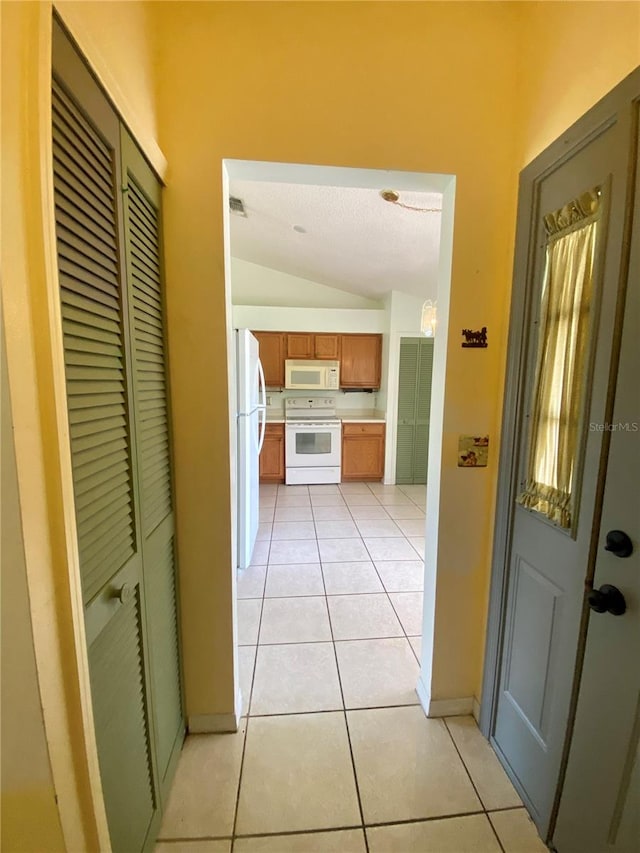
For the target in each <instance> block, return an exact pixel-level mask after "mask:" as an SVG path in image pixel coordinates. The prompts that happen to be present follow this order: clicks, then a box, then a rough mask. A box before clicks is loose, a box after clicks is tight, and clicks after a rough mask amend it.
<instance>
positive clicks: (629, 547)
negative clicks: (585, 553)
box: [604, 530, 633, 557]
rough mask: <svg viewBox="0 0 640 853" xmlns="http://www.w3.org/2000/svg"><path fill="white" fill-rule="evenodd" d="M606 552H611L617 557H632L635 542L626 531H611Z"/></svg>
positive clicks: (608, 534) (605, 548) (608, 535)
mask: <svg viewBox="0 0 640 853" xmlns="http://www.w3.org/2000/svg"><path fill="white" fill-rule="evenodd" d="M604 550H605V551H611V553H612V554H615V555H616V557H630V556H631V555H632V554H633V542H632V541H631V539H629V537H628V536H627V534H626V533H625V532H624V530H610V531H609V532H608V533H607V543H606V545H605V546H604Z"/></svg>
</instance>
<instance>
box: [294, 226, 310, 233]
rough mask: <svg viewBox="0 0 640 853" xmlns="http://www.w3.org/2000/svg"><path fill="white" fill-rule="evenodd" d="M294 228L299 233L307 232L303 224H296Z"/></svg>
mask: <svg viewBox="0 0 640 853" xmlns="http://www.w3.org/2000/svg"><path fill="white" fill-rule="evenodd" d="M293 230H294V231H297V232H298V234H306V233H307V229H306V228H305V227H304V226H302V225H294V226H293Z"/></svg>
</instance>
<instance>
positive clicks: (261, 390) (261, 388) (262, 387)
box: [258, 359, 267, 408]
mask: <svg viewBox="0 0 640 853" xmlns="http://www.w3.org/2000/svg"><path fill="white" fill-rule="evenodd" d="M258 394H259V397H258V406H262V407H263V408H266V407H267V385H266V383H265V381H264V370H263V369H262V362H261V361H260V359H258ZM260 397H261V398H262V399H260Z"/></svg>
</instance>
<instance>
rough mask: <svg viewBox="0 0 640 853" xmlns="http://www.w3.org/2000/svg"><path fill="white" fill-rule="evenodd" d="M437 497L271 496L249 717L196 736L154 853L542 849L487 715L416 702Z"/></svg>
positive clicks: (242, 621) (264, 522) (257, 588)
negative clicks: (436, 715) (483, 726)
mask: <svg viewBox="0 0 640 853" xmlns="http://www.w3.org/2000/svg"><path fill="white" fill-rule="evenodd" d="M424 495H425V489H424V486H383V485H381V484H379V483H375V484H374V483H372V484H365V483H354V484H342V485H340V486H262V487H261V490H260V507H261V509H260V521H261V524H260V531H259V534H258V542H257V543H256V547H255V551H254V561H253V564H252V566H251V567H250V568H249V569H247V570H246V571H245V572H244V573H243V574H242V576H241V577H240V578H239V581H238V622H239V665H240V677H241V690H242V696H243V713H244V714H245V716H244V717H243V720H242V725H241V728H240V730H239V731H238V733H237V734H226V735H193V736H190V737H189V738H188V739H187V741H186V743H185V748H184V750H183V753H182V756H181V759H180V764H179V766H178V771H177V775H176V779H175V782H174V786H173V789H172V793H171V797H170V800H169V804H168V808H167V811H166V814H165V818H164V822H163V825H162V828H161V831H160V839H162V841H161V843H159V844H158V845H157V847H156V851H157V853H178V851H180V853H231V851H233V853H325V852H326V853H364V852H365V851H366V850H369V851H371V853H386V851H389V853H411V851H433V853H464V851H469V853H499V851H504V853H538V851H544V850H545V849H546V848H545V847H544V845H542V843H541V841H540V840H539V838H538V837H537V834H536V832H535V829H534V827H533V824H532V823H531V822H530V821H529V819H528V817H527V815H526V812H525V811H524V809H523V808H522V804H521V802H520V799H519V797H518V796H517V794H516V792H515V791H514V789H513V787H512V786H511V784H510V782H509V781H508V779H507V777H506V776H505V774H504V772H503V771H502V768H501V767H500V765H499V764H498V761H497V759H496V757H495V755H494V754H493V752H492V750H491V749H490V747H489V746H488V744H487V743H486V741H485V740H484V739H483V738H482V736H481V735H480V733H479V731H478V730H477V728H476V725H475V722H474V720H473V719H472V718H471V717H450V718H446V719H427V718H426V717H425V715H424V712H423V710H422V708H421V706H420V705H419V702H418V697H417V695H416V692H415V685H416V682H417V679H418V675H419V664H418V661H419V655H420V640H421V637H420V634H421V631H422V584H423V564H422V553H423V530H424V524H425V521H424ZM247 711H248V716H247ZM364 828H366V830H365V829H364ZM365 831H366V838H365ZM256 836H262V837H256Z"/></svg>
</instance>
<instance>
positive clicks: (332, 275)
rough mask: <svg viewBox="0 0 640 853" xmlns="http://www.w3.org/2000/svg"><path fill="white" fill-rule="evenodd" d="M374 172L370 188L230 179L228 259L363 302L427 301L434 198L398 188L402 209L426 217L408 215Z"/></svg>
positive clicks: (388, 176) (433, 254)
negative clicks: (239, 208)
mask: <svg viewBox="0 0 640 853" xmlns="http://www.w3.org/2000/svg"><path fill="white" fill-rule="evenodd" d="M307 168H311V169H316V170H319V171H320V172H322V168H321V167H307ZM342 171H344V172H345V173H353V172H355V171H357V170H350V169H345V170H342ZM336 172H337V173H339V172H340V170H334V173H333V174H332V175H331V177H333V178H334V179H335V177H336V174H335V173H336ZM379 175H380V181H381V183H380V186H378V187H375V188H372V187H371V186H365V187H362V186H331V185H327V184H323V183H321V182H318V183H312V182H309V183H300V182H287V181H286V180H283V181H265V180H254V179H244V178H232V179H231V180H230V183H229V192H230V195H231V196H232V197H235V198H239V199H241V200H242V202H243V205H244V209H245V212H246V217H245V216H240V215H231V216H230V229H231V254H232V256H233V257H236V258H240V259H241V260H244V261H250V262H252V263H254V264H259V265H261V266H264V267H269V268H271V269H274V270H279V271H281V272H285V273H288V274H290V275H295V276H298V277H300V278H305V279H310V280H312V281H315V282H319V283H320V284H325V285H328V286H330V287H335V288H338V289H340V290H344V291H348V292H350V293H354V294H358V295H361V296H366V297H369V298H371V299H379V298H380V297H381V296H383V295H384V294H386V293H387V292H389V291H390V290H399V291H403V292H405V293H410V294H413V295H416V296H421V297H423V298H427V297H432V298H433V297H435V294H436V276H437V267H438V248H439V241H440V221H441V209H442V194H441V193H440V192H422V191H415V190H400V191H399V192H400V199H399V201H400V202H401V203H402V204H405V205H409V206H412V207H417V208H427V209H428V210H429V212H422V211H417V210H409V209H407V208H405V207H402V206H400V205H399V204H394V203H390V202H387V201H385V200H384V199H382V198H381V196H380V191H381V190H383V189H394V188H396V187H394V185H393V183H390V184H389V183H382V181H387V180H388V181H393V173H386V172H380V173H379ZM434 211H435V212H434Z"/></svg>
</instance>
